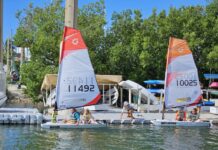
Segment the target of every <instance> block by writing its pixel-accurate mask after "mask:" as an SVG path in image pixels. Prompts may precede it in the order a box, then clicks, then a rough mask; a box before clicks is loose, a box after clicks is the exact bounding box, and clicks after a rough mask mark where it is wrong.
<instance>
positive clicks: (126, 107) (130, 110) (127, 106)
mask: <svg viewBox="0 0 218 150" xmlns="http://www.w3.org/2000/svg"><path fill="white" fill-rule="evenodd" d="M134 110H135V109H134V108H133V107H132V106H131V105H130V104H129V103H128V102H127V101H125V102H124V103H123V110H122V112H121V119H122V117H123V113H124V112H125V111H127V117H129V118H131V119H135V118H134V117H133V114H132V113H133V111H134Z"/></svg>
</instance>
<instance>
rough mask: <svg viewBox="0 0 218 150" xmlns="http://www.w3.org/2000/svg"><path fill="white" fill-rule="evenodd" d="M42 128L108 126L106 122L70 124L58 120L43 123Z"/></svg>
mask: <svg viewBox="0 0 218 150" xmlns="http://www.w3.org/2000/svg"><path fill="white" fill-rule="evenodd" d="M41 127H42V128H45V129H54V128H59V129H92V128H104V127H106V124H105V123H100V122H98V123H96V124H78V125H77V124H68V123H63V122H57V123H52V122H47V123H44V124H42V125H41Z"/></svg>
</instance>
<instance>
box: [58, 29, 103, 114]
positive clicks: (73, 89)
mask: <svg viewBox="0 0 218 150" xmlns="http://www.w3.org/2000/svg"><path fill="white" fill-rule="evenodd" d="M56 90H57V91H56V93H57V96H56V101H57V108H58V109H59V110H60V109H68V108H72V107H82V106H88V105H94V104H96V103H97V102H98V101H99V99H100V98H101V95H100V92H99V89H98V85H97V81H96V78H95V74H94V70H93V67H92V64H91V61H90V58H89V54H88V49H87V47H86V44H85V43H84V40H83V38H82V35H81V33H80V31H79V30H76V29H74V28H70V27H65V28H64V36H63V40H62V49H61V54H60V61H59V71H58V81H57V88H56Z"/></svg>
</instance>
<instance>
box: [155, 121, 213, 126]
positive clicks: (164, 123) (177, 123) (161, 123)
mask: <svg viewBox="0 0 218 150" xmlns="http://www.w3.org/2000/svg"><path fill="white" fill-rule="evenodd" d="M151 123H152V124H153V125H155V126H182V127H210V126H211V123H210V122H190V121H175V120H152V121H151Z"/></svg>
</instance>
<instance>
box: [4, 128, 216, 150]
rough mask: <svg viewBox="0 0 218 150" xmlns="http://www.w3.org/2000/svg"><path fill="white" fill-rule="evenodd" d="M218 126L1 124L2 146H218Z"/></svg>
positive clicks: (127, 149) (135, 149) (108, 149)
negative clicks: (42, 127)
mask: <svg viewBox="0 0 218 150" xmlns="http://www.w3.org/2000/svg"><path fill="white" fill-rule="evenodd" d="M217 146H218V127H216V126H215V127H213V128H182V127H155V126H150V125H130V126H128V125H117V126H116V125H111V126H109V127H108V128H102V129H73V130H72V129H67V130H63V129H51V130H46V129H41V128H40V126H6V125H5V126H1V128H0V149H31V150H34V149H37V150H38V149H64V150H66V149H69V150H71V149H74V150H84V149H88V150H115V149H116V150H145V149H178V150H180V149H181V150H183V149H186V150H188V149H190V150H192V149H210V150H211V149H216V148H217Z"/></svg>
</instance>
